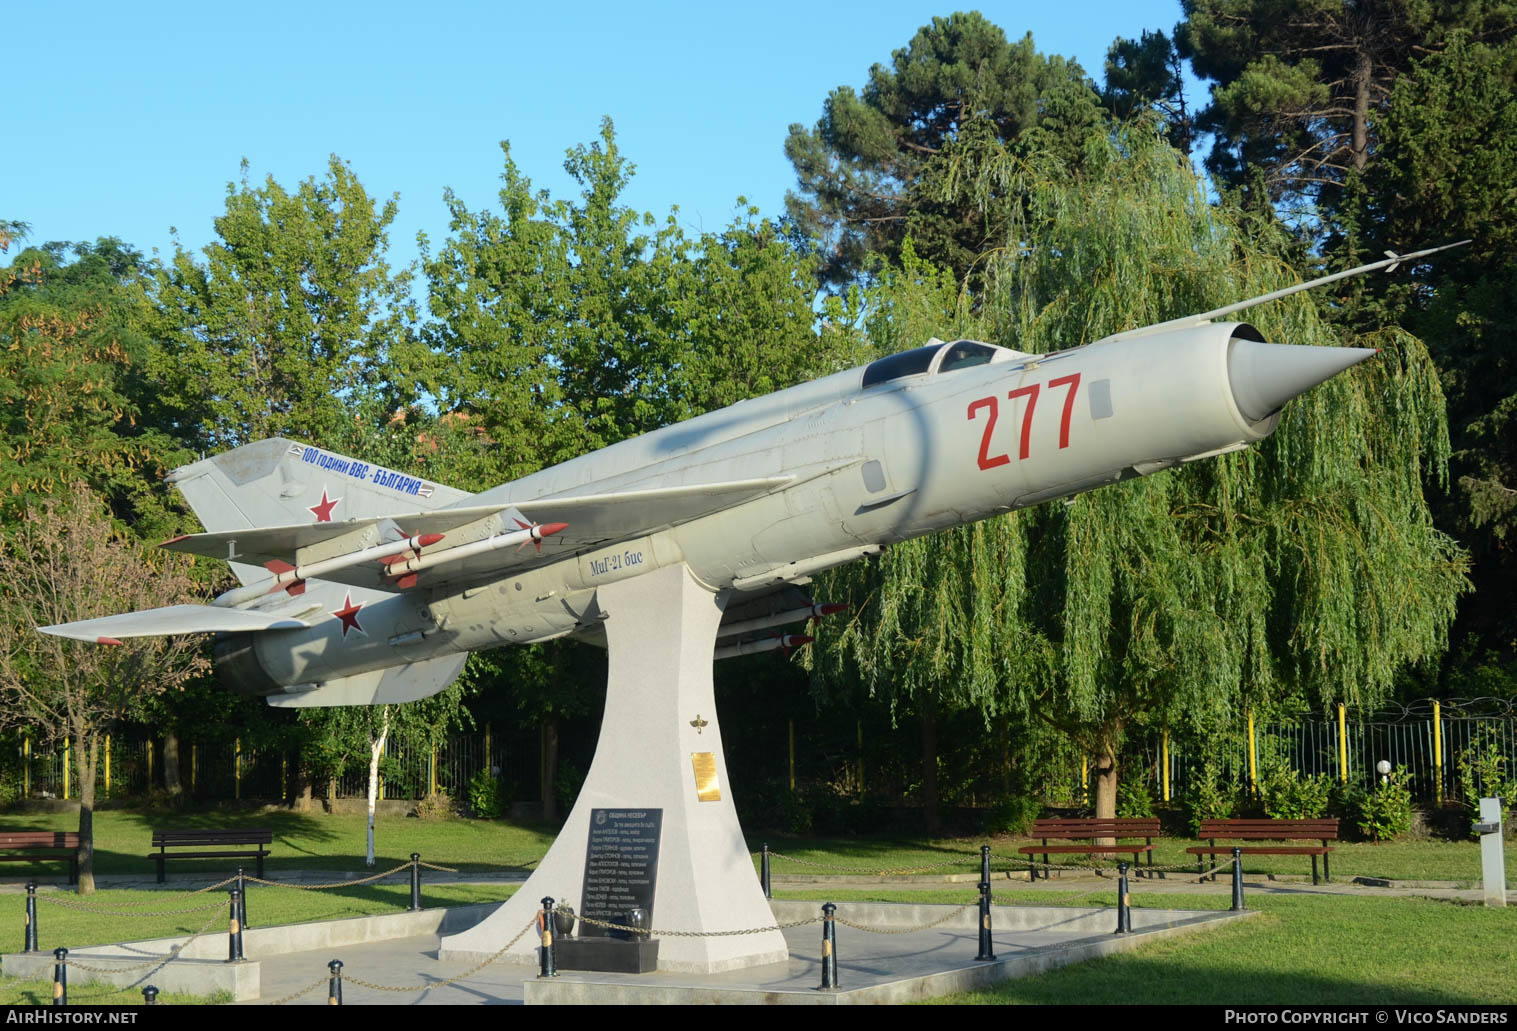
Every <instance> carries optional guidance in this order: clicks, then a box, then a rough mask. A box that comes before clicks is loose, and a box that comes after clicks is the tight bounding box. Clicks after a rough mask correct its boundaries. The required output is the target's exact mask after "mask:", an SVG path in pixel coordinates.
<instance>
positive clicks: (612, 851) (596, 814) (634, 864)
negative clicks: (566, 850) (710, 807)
mask: <svg viewBox="0 0 1517 1031" xmlns="http://www.w3.org/2000/svg"><path fill="white" fill-rule="evenodd" d="M663 823H664V811H663V810H662V809H592V810H590V840H589V842H588V843H586V845H585V883H584V888H583V889H582V890H581V891H580V896H579V897H580V900H581V902H580V913H581V914H582V915H583V916H587V917H590V918H591V919H592V920H604V921H607V922H608V923H613V924H625V923H626V922H627V918H628V914H629V913H630V912H631V911H632V910H633V909H641V910H642V911H643V912H644V913H646V914H647V917H648V921H649V924H650V925H651V923H652V920H653V888H654V885H655V883H656V882H657V880H658V841H659V834H660V831H661V830H662V828H663ZM607 933H608V932H607V931H606V929H605V928H604V927H596V926H595V925H594V924H587V923H581V924H580V935H581V936H582V937H586V938H593V937H605V936H607Z"/></svg>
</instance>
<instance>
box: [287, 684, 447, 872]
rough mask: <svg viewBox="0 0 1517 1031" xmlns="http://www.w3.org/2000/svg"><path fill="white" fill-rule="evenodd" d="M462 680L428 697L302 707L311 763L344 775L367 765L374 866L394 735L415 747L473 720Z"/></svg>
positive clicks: (330, 773) (334, 774)
mask: <svg viewBox="0 0 1517 1031" xmlns="http://www.w3.org/2000/svg"><path fill="white" fill-rule="evenodd" d="M465 693H466V688H465V686H464V685H462V684H459V683H454V684H451V685H449V686H448V687H447V688H446V689H444V690H443V691H441V692H440V693H438V694H435V695H433V696H432V697H430V698H423V699H421V700H420V701H416V702H405V703H403V704H399V705H342V706H334V707H332V708H314V709H302V710H300V722H301V723H302V724H303V725H304V726H305V728H306V731H307V734H308V742H309V744H308V747H309V749H310V755H309V759H310V761H311V763H312V766H313V767H314V768H315V769H316V770H318V771H319V772H321V773H324V774H326V775H327V776H328V777H333V778H335V777H341V776H342V775H343V774H345V773H346V772H347V771H348V770H349V769H352V768H353V767H354V766H355V765H360V764H361V765H362V767H364V768H366V769H367V770H368V776H369V791H368V835H367V852H366V856H365V860H364V861H365V862H366V863H367V864H368V865H369V866H373V865H374V814H375V811H376V809H377V807H378V798H379V775H380V762H381V760H382V758H383V756H384V754H385V742H386V741H387V740H388V739H389V737H390V735H391V734H395V735H397V736H399V737H401V738H402V739H404V740H405V741H406V742H407V743H408V744H409V745H410V746H411V747H413V748H414V747H425V748H430V747H433V746H435V745H438V744H441V743H442V742H443V741H445V740H446V739H447V736H448V735H449V734H450V733H452V732H453V731H454V730H455V729H460V728H463V727H467V726H469V725H470V724H471V719H470V717H469V713H468V710H467V709H465V708H464V707H463V699H464V696H465Z"/></svg>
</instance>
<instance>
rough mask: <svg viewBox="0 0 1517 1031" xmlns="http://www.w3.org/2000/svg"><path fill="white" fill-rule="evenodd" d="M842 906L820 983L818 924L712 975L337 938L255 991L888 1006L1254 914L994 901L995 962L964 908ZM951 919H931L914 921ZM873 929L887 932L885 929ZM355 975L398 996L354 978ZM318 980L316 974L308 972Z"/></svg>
mask: <svg viewBox="0 0 1517 1031" xmlns="http://www.w3.org/2000/svg"><path fill="white" fill-rule="evenodd" d="M773 908H774V913H775V919H776V920H777V921H778V922H780V923H787V922H791V921H796V920H805V919H809V918H811V917H814V916H816V915H817V914H818V906H817V904H816V903H811V902H782V901H778V900H777V901H775V902H774V903H773ZM837 915H838V917H839V918H841V919H842V920H847V921H848V922H849V923H852V924H859V925H862V926H865V927H869V928H871V929H872V930H870V931H865V930H860V929H857V928H854V927H850V926H847V925H846V924H844V925H841V926H839V927H838V931H837V934H838V947H837V956H838V980H839V982H840V986H841V990H840V991H835V992H823V991H820V990H819V986H820V984H821V979H822V974H821V960H820V951H821V929H820V925H819V924H811V925H807V926H803V927H792V928H789V929H787V930H786V931H785V932H784V933H785V939H786V943H787V944H788V946H789V948H790V952H791V959H790V961H789V962H788V963H783V964H773V965H770V966H763V967H753V968H749V969H747V970H741V971H733V972H729V973H723V974H714V975H695V974H666V973H652V974H641V975H630V974H628V975H611V974H591V973H584V972H577V971H565V972H562V973H560V974H559V976H557V977H555V978H552V979H549V980H544V979H539V978H538V977H537V976H536V969H535V968H533V967H522V966H512V965H505V964H502V963H499V962H497V963H491V964H488V965H487V966H485V967H483V968H482V969H479V970H477V971H475V972H473V973H469V974H467V975H466V976H464V977H462V978H460V979H458V980H457V981H453V983H443V982H445V981H450V980H451V979H453V978H456V977H457V976H458V974H459V972H461V971H464V970H467V969H468V968H467V966H466V965H465V964H463V963H461V962H459V961H457V960H455V961H453V962H447V963H443V962H439V961H438V959H437V958H436V957H437V948H438V936H437V935H435V934H434V935H417V936H412V937H408V938H403V939H395V940H391V941H387V942H372V943H365V944H355V945H350V946H347V947H345V948H342V949H328V950H324V951H309V952H293V953H289V954H285V955H279V956H268V957H265V958H263V959H262V960H261V965H262V984H261V990H260V997H259V998H258V1000H257V1002H260V1003H271V1002H275V1001H280V1000H287V997H288V996H290V995H292V994H294V993H296V992H299V991H301V990H302V989H306V988H310V989H311V990H310V991H309V992H308V993H307V994H305V995H303V996H301V997H300V998H298V999H293V1000H288V1002H289V1004H292V1005H302V1004H304V1005H315V1004H322V1005H325V1004H326V988H325V976H326V971H327V963H328V961H329V960H332V959H340V960H342V963H343V973H344V975H345V977H344V987H343V1002H344V1004H346V1005H354V1004H357V1005H366V1004H367V1005H373V1004H378V1005H395V1004H431V1005H465V1004H513V1003H523V1002H526V1003H534V1004H536V1003H549V1004H558V1005H561V1004H601V1005H636V1004H680V1005H690V1004H703V1003H725V1004H733V1003H736V1004H743V1003H753V1004H803V1005H804V1004H812V1005H815V1004H821V1005H835V1004H840V1003H842V1004H846V1003H892V1002H906V1001H911V1000H914V999H921V998H929V997H931V996H934V995H941V994H946V993H948V992H955V991H965V990H969V989H973V988H978V987H984V986H987V985H990V984H994V983H996V982H998V981H1003V980H1007V979H1009V978H1012V977H1020V976H1026V975H1028V974H1033V973H1038V972H1041V971H1043V970H1048V969H1052V968H1054V967H1058V966H1062V965H1064V964H1066V963H1073V962H1078V961H1080V960H1084V959H1090V958H1093V957H1095V956H1100V955H1107V954H1110V953H1112V952H1117V951H1122V950H1125V949H1129V948H1134V947H1137V946H1139V945H1141V944H1142V943H1143V942H1145V941H1151V940H1155V939H1157V938H1161V937H1169V936H1172V935H1175V934H1183V933H1187V932H1189V931H1194V930H1199V929H1201V928H1202V927H1205V926H1214V925H1217V924H1220V923H1224V922H1227V921H1230V920H1236V919H1244V918H1247V917H1249V916H1251V915H1252V914H1251V913H1247V912H1245V913H1226V912H1220V913H1219V912H1216V911H1180V910H1134V911H1133V920H1134V924H1135V931H1134V932H1133V933H1131V934H1122V935H1118V934H1115V933H1113V932H1114V929H1115V927H1114V921H1115V919H1116V917H1115V910H1113V909H1109V908H1108V909H1099V908H1098V909H1078V908H1066V907H1042V906H1027V907H1022V906H1017V907H1002V906H998V907H995V911H994V924H995V926H996V928H997V930H996V932H995V934H994V936H993V941H994V949H995V953H996V957H997V958H996V959H995V960H993V961H976V960H975V955H976V952H977V950H978V941H977V930H976V920H977V914H976V912H975V910H974V909H967V910H966V909H962V908H961V907H957V906H923V905H905V904H888V903H842V904H840V905H839V907H838V914H837ZM945 916H947V917H949V918H950V919H948V920H947V921H946V923H943V924H942V925H941V926H938V927H934V928H929V929H923V930H912V929H911V928H916V927H920V926H921V925H923V924H926V923H932V922H937V921H942V920H943V918H944V917H945ZM882 932H883V933H882ZM354 978H357V979H359V980H361V981H366V982H369V983H370V984H373V985H383V986H387V987H389V988H398V987H405V986H414V987H416V988H417V989H419V990H416V991H411V992H404V993H398V992H395V991H388V990H381V989H376V988H373V987H368V986H365V985H362V984H358V983H355V981H354V980H353V979H354ZM318 981H319V982H320V984H316V982H318Z"/></svg>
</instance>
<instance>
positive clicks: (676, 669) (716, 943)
mask: <svg viewBox="0 0 1517 1031" xmlns="http://www.w3.org/2000/svg"><path fill="white" fill-rule="evenodd" d="M598 600H599V604H600V608H601V610H602V611H603V612H605V613H606V638H607V642H608V646H609V649H610V671H609V675H608V679H607V687H606V712H605V716H604V718H603V719H602V721H601V730H600V741H599V743H598V744H597V746H596V750H595V760H594V762H592V763H591V766H590V772H589V774H588V775H587V776H586V777H585V785H584V787H583V788H582V789H581V790H580V793H579V799H578V800H577V801H576V802H575V804H574V810H573V811H572V812H571V813H570V814H569V818H568V820H567V821H566V822H565V823H564V828H563V830H562V831H560V832H559V835H558V838H557V840H555V841H554V843H553V847H552V848H550V849H549V850H548V854H547V855H546V856H544V857H543V860H542V862H541V863H540V864H539V865H538V867H537V869H536V871H534V872H533V874H532V876H531V877H530V878H528V880H527V883H526V884H525V885H524V886H523V887H522V888H521V890H519V891H518V892H517V893H516V894H515V895H514V896H513V897H512V898H511V899H510V900H509V901H508V902H506V903H504V904H503V905H502V906H501V907H500V908H499V909H498V910H496V911H495V912H494V913H492V914H491V915H490V916H489V917H488V918H487V919H486V920H484V921H483V922H482V923H480V924H479V925H478V926H476V927H473V928H471V929H470V930H468V931H465V932H463V933H462V934H455V935H452V936H449V937H446V938H443V939H442V943H441V950H440V952H439V957H440V958H441V959H444V960H447V959H449V958H455V957H456V958H458V959H464V958H472V959H474V960H475V961H477V960H478V959H479V958H481V954H489V953H492V952H494V951H496V950H497V949H499V948H500V947H501V946H502V945H503V944H505V943H506V942H507V941H509V940H510V939H511V938H512V937H514V936H515V935H516V933H517V932H518V931H520V930H521V929H522V928H523V927H524V926H526V925H527V924H528V923H529V922H530V921H532V920H533V918H534V914H535V913H536V912H537V910H538V908H539V906H540V903H541V900H542V899H543V897H544V896H551V897H552V898H553V899H554V901H555V903H568V904H570V905H572V906H574V907H575V908H576V909H577V910H583V907H582V906H581V904H580V898H579V895H580V890H581V888H582V886H583V880H584V867H585V846H586V844H587V842H588V839H589V826H590V811H591V810H592V809H634V810H635V809H662V810H663V831H662V840H661V841H660V843H659V853H658V876H657V883H656V890H655V895H654V902H653V912H652V926H653V936H654V937H657V938H660V939H661V940H660V946H659V956H658V965H659V969H660V970H668V971H676V972H685V973H717V972H720V971H724V970H736V969H740V968H743V967H748V966H755V965H759V964H765V963H777V962H784V961H785V960H786V959H787V958H788V955H789V954H788V952H787V950H786V947H785V939H784V936H783V935H782V934H781V933H780V932H779V931H777V930H774V931H768V932H765V933H762V934H744V935H732V936H722V937H712V938H678V937H671V936H668V935H666V934H660V933H659V932H660V931H733V930H745V929H750V928H757V927H773V926H774V917H773V915H772V914H771V912H770V910H769V906H768V904H767V903H766V902H765V900H764V894H763V891H762V890H761V888H760V887H759V883H758V878H757V876H755V874H754V872H753V861H752V859H750V858H749V855H748V846H747V844H746V842H744V840H743V831H742V828H741V827H740V826H739V825H738V820H737V811H736V810H735V809H734V808H733V805H732V789H731V785H730V784H729V783H728V780H727V761H726V757H725V755H724V753H723V751H722V735H721V728H720V726H719V724H718V721H717V717H716V701H715V696H714V694H713V692H712V687H711V666H712V652H713V650H714V647H715V643H716V630H717V626H718V624H720V622H721V618H722V603H721V600H720V598H719V597H718V595H717V594H715V593H713V592H712V591H710V590H709V589H707V588H706V587H704V586H702V585H701V584H700V583H698V582H697V581H696V580H695V579H694V577H692V576H691V575H690V572H689V570H688V569H687V568H686V567H685V566H684V565H678V566H671V567H666V568H664V569H659V570H655V571H654V572H651V573H647V574H644V575H642V576H638V577H633V578H631V579H628V580H623V581H620V582H618V583H613V584H607V585H606V586H604V587H602V588H600V589H599V591H598ZM698 767H704V768H705V769H707V770H711V769H714V773H715V783H714V785H712V784H709V783H702V784H699V785H698V784H697V779H696V776H697V775H696V770H697V768H698ZM713 786H714V787H715V789H716V793H717V794H719V796H720V797H719V798H711V797H710V796H711V791H710V788H711V787H713ZM703 788H704V789H706V790H704V791H702V790H701V789H703ZM702 794H704V795H705V796H706V797H707V798H708V799H709V800H706V801H702V798H701V796H702ZM537 945H538V938H537V935H536V933H535V931H533V932H529V933H527V934H526V935H523V936H522V938H521V940H520V941H519V942H517V944H516V946H515V947H514V948H513V949H512V950H511V951H510V952H509V953H508V954H507V957H505V958H508V959H510V960H513V961H517V962H531V963H536V962H537V958H536V956H537Z"/></svg>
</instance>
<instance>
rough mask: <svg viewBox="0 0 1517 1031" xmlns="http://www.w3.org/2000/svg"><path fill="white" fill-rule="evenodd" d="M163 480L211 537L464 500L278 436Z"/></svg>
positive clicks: (237, 568)
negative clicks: (176, 489) (172, 486)
mask: <svg viewBox="0 0 1517 1031" xmlns="http://www.w3.org/2000/svg"><path fill="white" fill-rule="evenodd" d="M168 480H169V482H170V483H173V484H175V485H177V486H178V487H179V490H180V491H181V492H182V493H183V494H184V497H185V500H186V501H188V502H189V505H190V507H191V508H192V509H194V511H195V515H196V516H198V517H199V518H200V522H201V523H202V524H204V526H205V528H206V529H207V530H209V531H212V532H215V531H218V530H245V529H250V528H254V527H261V526H289V525H292V524H295V523H312V522H317V523H325V522H332V521H341V520H345V519H353V518H357V517H363V516H382V515H388V514H391V513H395V512H415V511H417V510H418V509H437V508H446V507H447V506H449V505H453V504H456V503H457V502H459V501H462V500H464V499H465V498H468V497H470V496H471V495H469V494H466V493H465V492H463V491H461V490H454V489H453V488H452V487H444V486H441V485H439V484H436V483H429V482H426V481H424V480H423V479H421V477H418V476H410V475H408V474H406V473H401V472H396V471H395V470H393V469H386V468H384V467H383V466H377V465H370V464H368V463H366V462H360V461H358V460H357V459H353V458H347V457H345V456H343V455H338V454H333V453H332V452H330V451H324V450H322V449H321V448H318V447H313V446H311V445H309V444H301V443H299V442H298V441H293V440H288V439H286V438H284V437H273V438H270V439H268V440H260V441H256V442H254V443H252V444H244V445H243V446H242V447H240V448H236V449H234V450H232V451H227V452H224V453H223V454H219V455H216V456H215V457H213V458H204V459H201V460H200V461H198V462H194V463H191V464H190V465H186V466H181V467H180V468H178V469H175V470H174V471H173V472H172V473H170V474H169V477H168ZM232 571H233V572H234V573H236V575H237V578H238V579H239V580H240V581H242V582H243V583H244V584H246V583H251V582H253V581H254V580H261V579H265V578H267V576H268V572H267V570H265V569H263V568H261V567H259V566H251V565H244V564H241V563H236V562H234V563H232Z"/></svg>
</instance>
